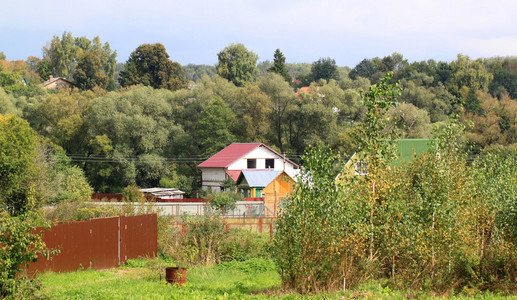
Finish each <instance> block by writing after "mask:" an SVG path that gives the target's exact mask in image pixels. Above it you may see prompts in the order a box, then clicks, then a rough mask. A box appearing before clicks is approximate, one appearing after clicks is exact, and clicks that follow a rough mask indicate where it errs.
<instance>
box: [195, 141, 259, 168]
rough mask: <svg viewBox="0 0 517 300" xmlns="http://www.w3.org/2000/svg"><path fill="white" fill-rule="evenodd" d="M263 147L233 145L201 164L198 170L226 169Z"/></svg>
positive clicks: (252, 144)
mask: <svg viewBox="0 0 517 300" xmlns="http://www.w3.org/2000/svg"><path fill="white" fill-rule="evenodd" d="M260 145H263V144H262V143H233V144H231V145H229V146H228V147H226V148H224V149H223V150H221V151H219V152H217V153H216V154H214V156H212V157H210V158H209V159H207V160H205V161H204V162H202V163H200V164H199V165H198V166H197V167H198V168H225V167H227V166H228V165H230V164H231V163H232V162H234V161H236V160H237V159H239V158H241V157H242V156H243V155H245V154H247V153H249V152H251V151H252V150H253V149H255V148H257V147H259V146H260Z"/></svg>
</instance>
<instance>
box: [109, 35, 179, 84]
mask: <svg viewBox="0 0 517 300" xmlns="http://www.w3.org/2000/svg"><path fill="white" fill-rule="evenodd" d="M118 81H119V83H120V85H121V86H123V87H128V86H131V85H137V84H142V85H144V86H151V87H153V88H155V89H168V90H171V91H175V90H178V89H181V88H184V87H185V86H186V81H185V75H184V73H183V69H182V68H181V66H180V64H178V63H177V62H173V61H171V60H169V54H167V52H166V51H165V47H164V46H163V45H162V44H160V43H156V44H143V45H140V46H138V47H137V48H136V49H135V51H133V52H131V54H130V56H129V59H128V60H127V62H126V64H125V66H124V70H123V71H121V72H120V77H119V79H118Z"/></svg>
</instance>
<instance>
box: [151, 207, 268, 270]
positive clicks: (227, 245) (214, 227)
mask: <svg viewBox="0 0 517 300" xmlns="http://www.w3.org/2000/svg"><path fill="white" fill-rule="evenodd" d="M182 223H183V225H184V226H185V227H184V230H183V228H182V227H176V228H175V227H171V226H168V225H164V226H161V228H159V231H158V251H159V252H161V253H164V254H165V255H167V256H170V257H172V258H174V259H175V260H176V261H177V262H178V263H179V264H180V265H181V266H186V265H190V266H195V265H205V266H207V265H213V264H217V263H220V262H221V261H231V260H238V261H244V260H248V259H252V258H268V257H270V249H269V248H270V243H269V236H268V235H266V234H259V233H252V232H248V231H246V230H240V229H232V230H229V231H226V230H225V224H224V223H223V220H222V219H221V218H219V217H211V216H203V217H184V218H183V219H182Z"/></svg>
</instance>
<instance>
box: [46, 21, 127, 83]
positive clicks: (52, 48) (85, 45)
mask: <svg viewBox="0 0 517 300" xmlns="http://www.w3.org/2000/svg"><path fill="white" fill-rule="evenodd" d="M80 56H82V60H83V62H82V66H81V70H82V71H81V75H80V81H79V83H80V85H82V86H84V87H86V86H89V85H92V83H91V82H95V83H96V84H95V85H99V86H104V85H105V87H106V88H108V89H109V90H113V89H115V82H114V76H115V65H116V63H117V61H116V57H117V52H116V51H112V50H111V48H110V45H109V43H108V42H105V43H104V44H102V43H101V41H100V38H99V37H98V36H96V37H94V38H93V40H91V41H90V40H89V39H87V38H86V37H75V38H74V37H73V36H72V33H71V32H66V31H65V32H63V34H62V36H61V38H60V37H59V36H58V35H55V36H54V37H53V38H52V40H51V41H50V42H49V43H47V45H46V46H45V47H43V59H42V60H41V61H40V62H38V64H37V65H36V68H37V70H38V73H39V75H40V76H41V77H42V78H43V79H47V78H48V75H53V76H54V77H65V78H68V79H70V80H72V79H75V78H74V73H75V68H76V66H77V63H78V59H79V58H80ZM85 60H90V62H89V64H92V61H95V65H97V64H98V62H97V60H99V61H100V64H101V65H102V67H101V68H98V67H97V66H96V69H95V71H91V70H90V71H88V69H89V68H90V69H91V66H90V67H89V68H88V67H87V64H88V63H87V61H85ZM49 71H50V73H49ZM99 73H102V75H103V76H100V75H99ZM87 75H88V76H87ZM90 75H91V76H92V78H90V77H89V76H90ZM104 76H106V77H107V79H105V77H104ZM88 78H90V79H89V81H90V84H86V85H85V84H84V82H85V81H88ZM104 80H107V84H106V83H104Z"/></svg>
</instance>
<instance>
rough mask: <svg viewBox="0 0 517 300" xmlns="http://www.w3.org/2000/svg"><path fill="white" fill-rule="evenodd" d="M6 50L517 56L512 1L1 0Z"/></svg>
mask: <svg viewBox="0 0 517 300" xmlns="http://www.w3.org/2000/svg"><path fill="white" fill-rule="evenodd" d="M0 7H1V8H0V10H1V12H2V17H1V18H0V51H3V52H4V53H5V54H6V55H7V59H10V60H16V59H24V60H25V59H26V58H27V57H28V56H38V57H41V56H42V51H41V48H42V47H43V46H44V45H45V44H46V43H47V42H48V41H50V40H51V39H52V37H53V36H54V35H59V36H61V35H62V33H63V32H64V31H70V32H71V33H72V35H73V36H74V37H78V36H86V37H87V38H89V39H92V38H93V37H95V36H97V35H98V36H99V37H100V39H101V42H102V43H104V42H109V43H110V45H111V48H112V49H114V50H117V52H118V57H117V61H118V62H125V61H126V60H127V59H128V57H129V54H130V53H131V52H132V51H133V50H135V48H136V47H138V46H139V45H141V44H144V43H162V44H164V45H165V48H166V49H167V52H168V53H169V55H170V57H171V59H172V60H174V61H178V62H179V63H180V64H182V65H186V64H189V63H193V64H209V65H214V64H216V63H217V53H218V52H219V51H221V50H222V49H223V48H224V47H226V46H228V45H229V44H231V43H243V44H244V45H245V46H246V47H247V48H248V50H251V51H253V52H255V53H257V54H258V55H259V61H264V60H273V53H274V51H275V49H277V48H279V49H280V50H281V51H282V52H283V53H284V56H285V57H286V61H287V62H288V63H298V62H307V63H312V62H314V61H316V60H318V59H319V58H320V57H331V58H333V59H335V60H336V63H337V64H338V65H339V66H349V67H354V66H355V65H356V64H357V63H359V62H360V61H361V60H362V59H364V58H373V57H376V56H378V57H384V56H386V55H390V54H391V53H393V52H398V53H401V54H402V55H403V56H404V57H405V58H406V59H408V60H409V61H410V62H413V61H421V60H427V59H435V60H437V61H452V60H454V59H455V58H456V55H457V54H458V53H462V54H465V55H468V56H470V57H471V58H479V57H492V56H516V55H517V17H516V13H517V1H515V0H490V1H488V0H477V1H476V0H470V1H467V0H400V1H395V0H384V1H374V0H354V1H350V0H341V1H339V0H327V1H316V0H313V1H311V0H300V1H295V0H249V1H248V0H206V1H201V0H184V1H176V0H171V1H167V0H138V1H137V0H88V1H79V0H69V1H65V2H48V1H40V0H38V1H36V0H16V1H2V4H1V5H0Z"/></svg>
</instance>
